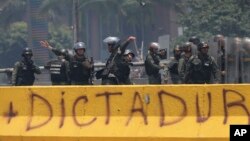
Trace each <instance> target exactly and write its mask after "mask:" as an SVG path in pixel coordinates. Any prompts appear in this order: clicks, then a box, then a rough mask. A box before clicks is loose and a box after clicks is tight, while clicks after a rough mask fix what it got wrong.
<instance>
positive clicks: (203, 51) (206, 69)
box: [184, 42, 219, 84]
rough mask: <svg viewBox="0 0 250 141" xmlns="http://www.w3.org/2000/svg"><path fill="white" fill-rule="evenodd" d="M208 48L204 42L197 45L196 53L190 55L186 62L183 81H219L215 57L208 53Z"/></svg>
mask: <svg viewBox="0 0 250 141" xmlns="http://www.w3.org/2000/svg"><path fill="white" fill-rule="evenodd" d="M208 48H209V46H208V44H207V43H205V42H201V43H200V44H199V45H198V51H199V53H198V55H193V56H191V58H190V59H189V61H188V63H187V66H186V74H185V77H184V82H185V83H194V84H204V83H208V84H211V83H219V76H218V75H219V69H218V66H217V63H216V62H215V59H214V58H213V57H212V56H210V55H208Z"/></svg>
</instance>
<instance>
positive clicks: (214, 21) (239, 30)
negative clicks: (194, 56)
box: [180, 0, 250, 38]
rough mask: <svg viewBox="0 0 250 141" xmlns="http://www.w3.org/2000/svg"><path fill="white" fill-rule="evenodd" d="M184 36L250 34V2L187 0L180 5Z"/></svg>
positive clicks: (205, 36) (239, 35)
mask: <svg viewBox="0 0 250 141" xmlns="http://www.w3.org/2000/svg"><path fill="white" fill-rule="evenodd" d="M180 7H181V8H182V9H184V11H186V12H183V13H181V14H180V24H181V25H182V26H183V27H186V28H187V29H186V30H185V32H184V36H187V37H190V36H192V35H196V36H199V37H203V38H208V37H210V36H212V35H216V34H222V35H224V36H238V37H244V36H250V25H249V23H250V19H249V17H250V11H249V9H250V2H249V1H247V0H186V1H183V3H182V5H180Z"/></svg>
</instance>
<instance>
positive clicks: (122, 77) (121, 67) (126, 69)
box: [116, 49, 135, 85]
mask: <svg viewBox="0 0 250 141" xmlns="http://www.w3.org/2000/svg"><path fill="white" fill-rule="evenodd" d="M134 57H135V54H134V53H133V52H132V51H131V50H129V49H126V50H125V52H124V54H123V57H122V58H121V59H122V60H120V61H119V62H118V63H117V68H118V70H117V73H116V77H117V79H118V81H119V84H122V85H128V84H132V82H131V80H130V78H129V75H130V66H132V65H133V64H132V63H131V62H132V60H133V58H134Z"/></svg>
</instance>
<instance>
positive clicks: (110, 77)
mask: <svg viewBox="0 0 250 141" xmlns="http://www.w3.org/2000/svg"><path fill="white" fill-rule="evenodd" d="M103 41H104V43H107V44H108V47H109V49H110V53H111V54H110V56H109V58H108V60H107V62H106V65H105V67H104V69H101V70H99V71H98V72H97V73H96V78H97V79H99V78H102V85H118V84H119V83H120V82H119V79H118V78H117V75H119V73H120V72H118V70H121V68H119V67H121V66H118V64H120V65H121V64H122V63H121V62H122V58H123V54H124V52H125V50H126V48H127V46H128V44H129V42H130V40H129V39H128V40H126V41H125V42H123V43H120V39H119V38H117V37H107V38H106V39H104V40H103ZM123 65H124V64H123ZM123 67H124V66H123ZM126 68H127V67H126ZM127 71H128V70H127ZM129 71H130V69H129Z"/></svg>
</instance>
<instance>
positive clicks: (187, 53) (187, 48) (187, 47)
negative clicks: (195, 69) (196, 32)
mask: <svg viewBox="0 0 250 141" xmlns="http://www.w3.org/2000/svg"><path fill="white" fill-rule="evenodd" d="M182 50H183V53H184V55H183V56H182V57H181V58H180V60H179V64H178V73H179V76H180V79H181V83H184V76H185V73H186V65H187V62H188V60H189V58H190V57H191V56H192V44H191V42H186V43H185V44H184V45H183V49H182Z"/></svg>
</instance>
